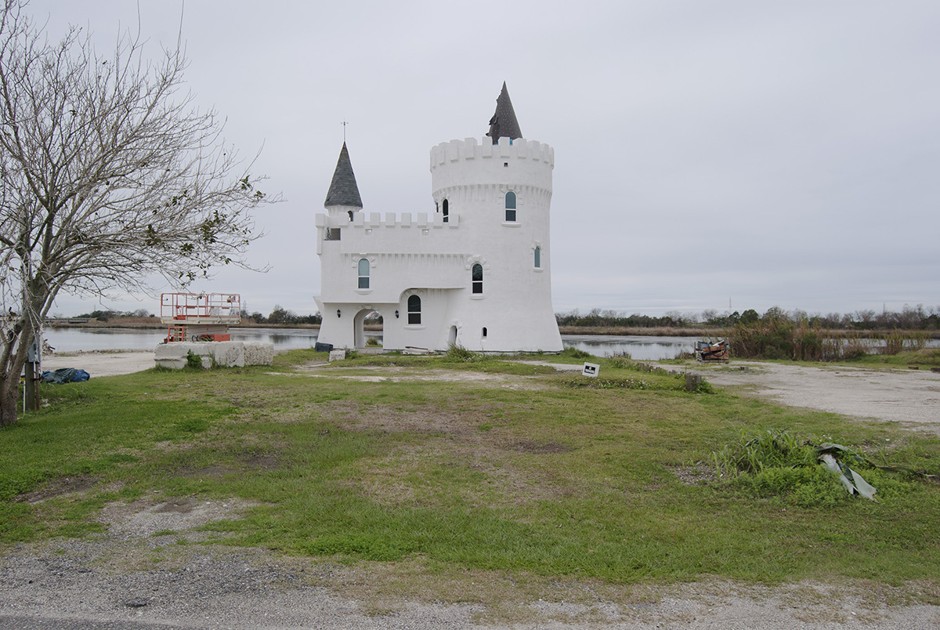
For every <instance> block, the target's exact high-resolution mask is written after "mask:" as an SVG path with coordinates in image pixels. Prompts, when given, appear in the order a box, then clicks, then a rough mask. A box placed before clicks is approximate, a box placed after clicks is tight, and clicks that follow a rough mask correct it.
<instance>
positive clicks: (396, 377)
mask: <svg viewBox="0 0 940 630" xmlns="http://www.w3.org/2000/svg"><path fill="white" fill-rule="evenodd" d="M532 364H533V365H534V364H536V363H532ZM369 371H374V372H376V374H356V373H354V372H369ZM298 373H299V374H302V375H304V376H311V377H321V378H326V377H329V378H344V379H349V380H353V381H360V382H364V383H421V382H440V383H486V384H496V385H498V386H499V387H500V388H503V389H524V390H539V389H546V388H547V385H546V384H545V383H544V382H540V381H539V380H538V379H537V378H533V377H529V376H520V375H517V374H501V373H499V372H474V371H469V370H429V369H416V368H415V367H413V366H390V365H382V366H371V365H370V366H356V367H350V368H339V367H334V366H326V365H324V364H312V365H306V366H301V367H299V368H298V372H295V373H293V374H290V373H288V374H285V373H283V372H268V374H272V375H277V376H296V375H297V374H298Z"/></svg>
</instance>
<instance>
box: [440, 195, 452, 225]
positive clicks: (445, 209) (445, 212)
mask: <svg viewBox="0 0 940 630" xmlns="http://www.w3.org/2000/svg"><path fill="white" fill-rule="evenodd" d="M441 216H443V217H444V223H447V219H448V218H449V217H450V204H449V203H447V200H446V199H445V200H444V203H443V204H441Z"/></svg>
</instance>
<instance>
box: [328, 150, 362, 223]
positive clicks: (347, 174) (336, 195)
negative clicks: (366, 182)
mask: <svg viewBox="0 0 940 630" xmlns="http://www.w3.org/2000/svg"><path fill="white" fill-rule="evenodd" d="M323 206H324V207H326V208H329V207H330V206H353V207H355V208H361V207H362V197H360V196H359V186H357V185H356V174H355V173H353V168H352V162H350V161H349V151H348V150H347V149H346V143H345V142H344V143H343V149H342V150H341V151H340V152H339V160H337V161H336V170H335V171H333V181H332V182H330V191H329V192H328V193H326V201H324V202H323Z"/></svg>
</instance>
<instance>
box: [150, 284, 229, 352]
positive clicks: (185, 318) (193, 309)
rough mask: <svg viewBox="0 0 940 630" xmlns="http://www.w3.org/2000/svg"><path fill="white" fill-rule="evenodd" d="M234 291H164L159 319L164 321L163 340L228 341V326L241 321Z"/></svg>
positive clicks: (168, 341)
mask: <svg viewBox="0 0 940 630" xmlns="http://www.w3.org/2000/svg"><path fill="white" fill-rule="evenodd" d="M241 311H242V308H241V296H240V295H239V294H237V293H163V294H161V295H160V321H161V322H163V323H164V324H166V325H167V335H166V339H164V341H165V342H166V343H171V342H175V341H230V340H231V335H230V334H229V330H228V327H229V326H234V325H237V324H239V323H240V322H241Z"/></svg>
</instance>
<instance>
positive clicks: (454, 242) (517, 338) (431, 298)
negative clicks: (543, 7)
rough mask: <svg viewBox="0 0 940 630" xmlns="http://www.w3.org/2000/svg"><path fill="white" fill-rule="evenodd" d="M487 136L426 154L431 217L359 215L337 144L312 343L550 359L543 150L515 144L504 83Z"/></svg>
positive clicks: (548, 158) (548, 183)
mask: <svg viewBox="0 0 940 630" xmlns="http://www.w3.org/2000/svg"><path fill="white" fill-rule="evenodd" d="M489 126H490V129H489V133H487V134H486V137H484V139H483V141H482V143H481V142H479V141H477V140H476V139H475V138H467V139H465V140H451V141H450V142H445V143H442V144H439V145H437V146H435V147H433V148H432V149H431V160H430V168H431V194H432V198H433V201H434V208H433V211H431V212H418V213H417V214H416V215H414V216H413V215H412V213H410V212H405V213H401V214H400V215H393V214H386V215H385V216H384V218H383V217H382V216H380V215H379V214H378V213H369V214H368V216H367V215H366V213H364V212H362V200H361V198H360V197H359V190H358V187H357V186H356V179H355V175H354V174H353V172H352V165H351V163H350V161H349V154H348V151H347V149H346V146H345V144H344V145H343V149H342V151H341V152H340V158H339V161H338V162H337V166H336V171H335V173H334V175H333V180H332V182H331V184H330V190H329V192H328V193H327V198H326V202H325V204H324V205H325V207H326V209H327V213H328V214H327V215H322V214H321V215H318V216H317V253H318V254H319V255H320V260H321V274H322V276H321V278H322V281H321V289H322V293H321V295H320V296H319V297H317V305H318V306H319V308H320V312H321V314H322V315H323V324H322V325H321V329H320V335H319V341H321V342H322V343H330V344H333V345H334V346H337V347H350V348H351V347H359V346H361V345H362V344H363V341H364V336H363V330H362V328H363V321H364V319H365V316H366V315H368V314H369V313H372V312H377V313H379V314H380V315H381V316H382V319H383V337H384V344H383V345H384V346H385V348H387V349H406V348H426V349H430V350H446V349H447V348H448V346H450V345H455V344H456V345H460V346H463V347H465V348H467V349H470V350H475V351H493V352H535V351H546V352H557V351H560V350H561V349H562V343H561V336H560V335H559V334H558V326H557V323H556V321H555V315H554V311H553V309H552V301H551V245H550V241H549V237H550V220H549V212H550V206H551V197H552V170H553V168H554V161H555V156H554V151H553V150H552V148H551V147H550V146H549V145H547V144H544V143H541V142H538V141H535V140H527V139H525V138H523V137H522V132H521V129H520V127H519V122H518V120H517V118H516V114H515V111H514V109H513V106H512V101H511V100H510V99H509V92H508V90H507V88H506V84H505V83H503V86H502V91H501V92H500V95H499V97H498V98H497V104H496V111H495V113H494V114H493V116H492V118H491V119H490V123H489Z"/></svg>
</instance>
